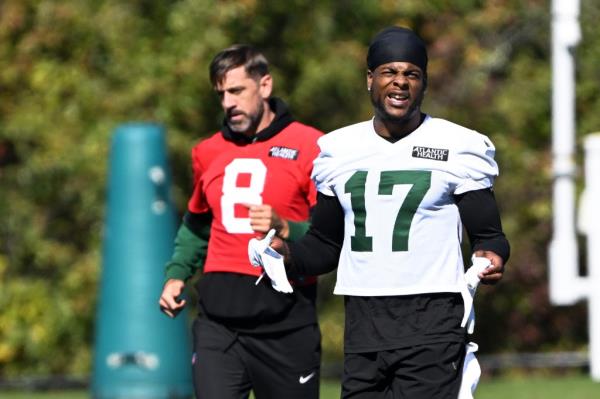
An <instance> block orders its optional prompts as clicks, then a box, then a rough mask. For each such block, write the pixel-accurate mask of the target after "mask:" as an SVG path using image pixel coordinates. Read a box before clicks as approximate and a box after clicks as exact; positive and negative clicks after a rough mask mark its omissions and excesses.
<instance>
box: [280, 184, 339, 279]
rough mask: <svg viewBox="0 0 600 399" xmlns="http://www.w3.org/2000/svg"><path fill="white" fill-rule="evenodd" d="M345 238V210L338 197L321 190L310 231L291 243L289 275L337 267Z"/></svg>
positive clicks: (310, 274)
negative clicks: (323, 192)
mask: <svg viewBox="0 0 600 399" xmlns="http://www.w3.org/2000/svg"><path fill="white" fill-rule="evenodd" d="M343 242H344V210H343V209H342V206H341V205H340V202H339V201H338V199H337V197H335V196H333V197H331V196H327V195H324V194H321V193H318V195H317V204H316V205H315V207H314V208H313V213H312V217H311V225H310V228H309V229H308V231H307V233H306V234H305V235H304V236H303V237H302V238H300V239H299V240H297V241H295V242H290V243H288V247H289V250H290V258H291V264H290V267H289V273H290V275H301V276H316V275H319V274H324V273H328V272H330V271H332V270H333V269H335V268H336V267H337V263H338V259H339V257H340V251H341V249H342V243H343Z"/></svg>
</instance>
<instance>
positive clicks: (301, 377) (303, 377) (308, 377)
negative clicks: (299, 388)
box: [298, 371, 315, 384]
mask: <svg viewBox="0 0 600 399" xmlns="http://www.w3.org/2000/svg"><path fill="white" fill-rule="evenodd" d="M314 376H315V372H314V371H313V372H312V373H310V374H309V375H307V376H303V375H301V376H300V378H298V382H299V383H300V384H306V383H307V382H308V380H310V379H311V378H313V377H314Z"/></svg>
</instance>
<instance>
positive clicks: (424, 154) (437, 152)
mask: <svg viewBox="0 0 600 399" xmlns="http://www.w3.org/2000/svg"><path fill="white" fill-rule="evenodd" d="M448 152H449V150H446V149H443V148H430V147H418V146H415V147H413V150H412V156H413V158H424V159H432V160H434V161H447V160H448Z"/></svg>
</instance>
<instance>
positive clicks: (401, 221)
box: [344, 170, 431, 252]
mask: <svg viewBox="0 0 600 399" xmlns="http://www.w3.org/2000/svg"><path fill="white" fill-rule="evenodd" d="M367 173H368V172H366V171H357V172H355V173H354V174H353V175H352V176H351V177H350V179H348V181H347V182H346V185H345V186H344V192H345V193H346V194H350V203H351V204H352V212H354V235H353V236H352V237H350V246H351V248H352V250H353V251H356V252H371V251H373V237H371V236H368V235H367V230H366V227H365V222H366V219H367V208H366V206H365V183H366V181H367ZM397 184H410V185H411V188H410V190H409V191H408V194H407V195H406V198H405V199H404V202H403V203H402V206H400V210H399V211H398V215H396V222H395V223H394V231H393V233H392V234H393V236H392V251H408V233H409V231H410V225H411V223H412V221H413V217H414V216H415V213H416V212H417V208H418V207H419V204H420V203H421V201H422V200H423V197H425V194H426V193H427V190H429V187H430V186H431V172H430V171H423V170H389V171H382V172H381V175H380V179H379V192H378V193H377V194H379V195H391V194H392V192H393V190H394V186H395V185H397Z"/></svg>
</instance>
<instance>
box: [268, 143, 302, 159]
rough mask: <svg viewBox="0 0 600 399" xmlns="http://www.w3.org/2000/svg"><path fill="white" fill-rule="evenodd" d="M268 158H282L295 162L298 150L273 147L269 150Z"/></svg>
mask: <svg viewBox="0 0 600 399" xmlns="http://www.w3.org/2000/svg"><path fill="white" fill-rule="evenodd" d="M269 156H270V157H273V158H283V159H289V160H292V161H295V160H296V159H298V150H295V149H293V148H287V147H280V146H273V147H271V149H270V150H269Z"/></svg>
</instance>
